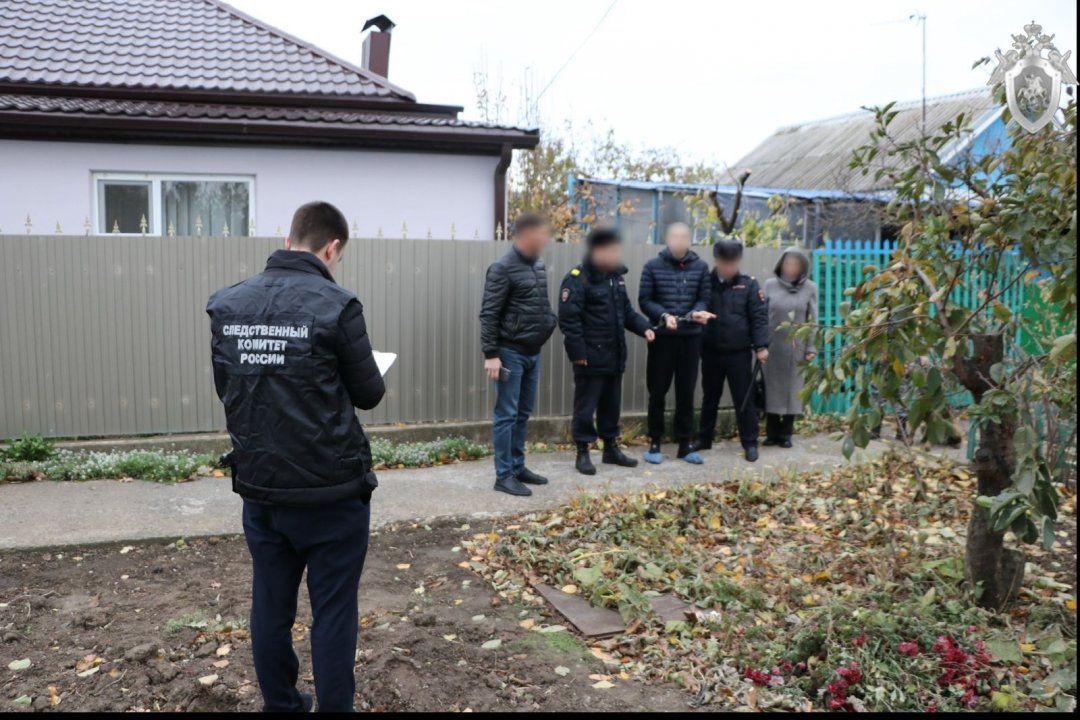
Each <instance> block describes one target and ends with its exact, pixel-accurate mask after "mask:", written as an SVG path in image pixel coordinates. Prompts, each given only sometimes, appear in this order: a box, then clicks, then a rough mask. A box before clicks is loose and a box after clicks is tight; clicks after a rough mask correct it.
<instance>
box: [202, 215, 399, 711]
mask: <svg viewBox="0 0 1080 720" xmlns="http://www.w3.org/2000/svg"><path fill="white" fill-rule="evenodd" d="M348 238H349V228H348V224H347V223H346V222H345V218H344V216H343V215H342V214H341V212H340V211H338V209H337V208H335V207H334V206H333V205H330V204H329V203H324V202H314V203H308V204H307V205H304V206H302V207H301V208H300V209H299V210H297V211H296V214H295V215H294V217H293V223H292V227H291V229H290V230H289V236H288V238H287V239H286V240H285V248H286V249H285V250H277V251H276V252H274V254H273V255H271V256H270V258H269V260H268V261H267V263H266V269H265V270H264V271H263V272H262V273H260V274H259V275H256V276H254V277H251V278H248V279H247V280H244V281H243V282H240V283H237V284H236V285H233V286H231V287H227V288H224V289H222V290H218V291H217V292H216V293H214V294H213V295H212V296H211V297H210V300H209V302H208V303H207V306H206V311H207V313H208V314H209V315H210V329H211V333H212V339H211V351H212V359H213V367H214V385H215V387H216V389H217V394H218V397H219V398H221V401H222V403H223V404H224V406H225V421H226V425H227V427H228V430H229V436H230V438H231V439H232V444H233V451H232V453H230V460H229V462H230V464H231V465H232V469H233V478H232V483H233V490H234V491H236V492H237V493H239V494H240V495H241V496H242V497H243V498H244V511H243V512H244V515H243V518H244V535H245V537H246V539H247V544H248V548H249V549H250V551H251V559H252V565H253V570H254V579H253V582H252V596H253V597H252V605H251V642H252V655H253V656H254V661H255V674H256V676H257V677H258V680H259V688H260V690H261V691H262V695H263V702H264V706H263V707H264V709H265V710H267V711H270V712H299V711H307V710H310V709H311V705H312V700H311V697H310V696H307V695H301V694H300V693H299V692H298V691H297V689H296V678H297V671H298V662H297V659H296V654H295V652H294V651H293V646H292V626H293V622H294V621H295V619H296V597H297V592H298V590H299V586H300V579H301V577H302V576H303V574H304V570H305V568H306V569H307V586H308V593H309V595H310V597H311V609H312V614H313V616H314V621H313V623H312V626H311V655H312V665H313V666H314V669H315V693H316V695H317V697H318V700H319V710H320V711H326V712H331V711H337V712H350V711H352V709H353V697H354V694H355V690H356V680H355V677H354V675H353V665H354V662H355V659H356V634H357V623H358V617H357V606H356V595H357V585H358V583H359V582H360V574H361V572H362V571H363V568H364V558H365V556H366V554H367V545H368V524H369V521H370V507H369V502H370V499H371V491H372V490H373V489H374V488H375V486H376V485H377V483H376V480H375V474H374V473H373V472H372V471H371V450H370V448H369V446H368V441H367V438H366V437H365V436H364V431H363V429H362V428H361V427H360V422H359V421H358V420H357V418H356V413H355V411H354V410H353V408H354V406H355V407H358V408H361V409H364V410H369V409H371V408H373V407H375V406H376V405H378V403H379V401H380V400H381V399H382V397H383V394H384V393H385V387H384V385H383V380H382V376H381V375H380V374H379V370H378V367H377V366H376V364H375V359H374V357H373V356H372V351H371V343H370V341H369V339H368V335H367V328H366V326H365V324H364V314H363V307H362V306H361V305H360V301H359V300H358V299H357V298H356V296H355V295H354V294H353V293H352V292H350V291H348V290H346V289H344V288H342V287H341V286H339V285H338V284H337V283H336V282H335V281H334V277H333V275H332V274H331V273H332V272H333V271H334V269H335V267H336V266H337V264H338V262H339V261H340V260H341V256H342V253H343V252H344V249H345V243H346V242H347V241H348Z"/></svg>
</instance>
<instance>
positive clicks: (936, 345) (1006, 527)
mask: <svg viewBox="0 0 1080 720" xmlns="http://www.w3.org/2000/svg"><path fill="white" fill-rule="evenodd" d="M997 93H998V97H999V100H1001V101H1002V103H1003V102H1004V100H1003V96H1004V93H1003V91H1002V90H1001V88H998V89H997ZM875 115H876V120H877V122H876V128H875V130H874V131H873V133H872V136H871V138H870V141H869V142H868V143H867V144H866V145H865V146H863V147H862V148H860V149H859V150H857V151H856V153H855V157H854V159H853V161H852V166H853V167H854V168H858V169H861V171H862V172H863V173H864V174H865V173H873V174H874V175H875V176H876V177H877V178H878V179H887V180H888V184H889V185H890V186H891V187H892V188H893V190H894V192H895V197H894V199H893V200H892V202H891V203H889V206H888V209H887V213H888V215H889V216H891V219H892V220H893V221H894V222H895V223H896V225H897V226H898V227H900V228H901V232H900V236H899V239H898V243H897V246H896V249H895V251H894V252H893V253H892V256H891V258H890V260H889V261H888V263H887V264H886V265H885V266H884V267H874V266H867V267H866V268H864V271H863V278H862V280H861V281H860V282H859V283H858V284H857V285H856V286H854V287H852V288H849V289H848V290H847V291H846V294H847V301H846V302H844V303H843V304H842V306H841V308H840V313H841V316H842V321H841V324H840V325H839V326H837V327H833V328H824V329H822V330H817V329H815V328H812V327H801V328H799V329H798V330H797V334H802V335H803V336H805V335H806V334H808V333H817V334H818V338H819V340H820V339H822V338H823V339H824V340H825V342H826V343H828V342H829V341H831V340H833V339H834V338H835V337H836V334H837V333H841V334H842V337H843V343H842V347H841V349H840V350H839V351H838V352H837V353H836V354H835V355H834V356H833V357H831V358H829V359H827V360H825V362H824V363H822V364H819V365H817V366H815V367H812V368H809V369H808V370H807V371H806V372H807V377H808V380H809V382H808V383H807V387H806V388H805V390H804V392H805V394H806V395H807V397H809V395H810V394H811V393H813V392H817V393H820V394H823V395H826V394H829V393H837V392H850V393H852V395H853V402H852V405H851V409H850V411H849V412H848V415H847V418H846V421H847V431H846V437H845V441H844V450H845V453H846V454H848V455H850V454H851V453H853V452H854V450H855V448H856V447H866V445H867V443H868V442H869V440H870V437H871V432H872V430H873V428H875V427H876V426H879V425H880V423H881V419H882V416H883V415H885V414H887V413H899V412H900V411H906V414H907V415H908V431H909V432H911V433H915V432H918V431H920V430H922V431H923V432H924V433H925V435H926V437H927V439H928V440H929V441H930V442H933V443H941V442H944V441H946V440H947V439H948V438H949V436H950V435H953V434H954V433H955V429H954V426H953V423H952V422H951V411H950V404H949V398H950V395H951V394H953V393H955V391H956V390H957V389H958V388H959V389H962V390H966V391H968V392H970V394H971V397H972V401H973V404H972V405H971V406H970V408H969V417H970V420H971V423H972V424H973V426H974V428H975V429H976V431H977V436H978V440H977V445H976V449H975V453H974V463H973V466H974V470H975V474H976V477H977V483H978V495H979V497H978V498H977V499H976V502H975V504H974V507H973V509H972V513H971V519H970V524H969V527H968V535H967V546H966V563H965V565H966V575H967V579H968V581H969V584H970V585H971V587H972V588H973V589H974V591H975V594H976V598H977V602H978V603H979V604H980V605H982V606H984V607H989V608H995V609H996V608H1001V607H1002V606H1004V605H1005V604H1006V603H1007V602H1008V601H1009V600H1010V599H1011V598H1013V597H1014V596H1015V593H1016V591H1017V590H1018V587H1019V585H1020V583H1021V581H1022V578H1023V568H1024V554H1023V552H1022V551H1021V550H1020V549H1018V548H1016V547H1007V546H1006V543H1005V534H1006V532H1007V531H1011V532H1012V533H1013V535H1014V536H1015V537H1016V539H1017V540H1018V541H1021V542H1037V541H1039V540H1040V538H1041V539H1042V542H1043V544H1044V545H1045V546H1046V547H1047V548H1049V547H1050V546H1051V544H1052V543H1053V539H1054V524H1055V518H1056V515H1057V509H1056V508H1057V504H1058V493H1057V490H1056V485H1057V484H1058V483H1059V482H1061V481H1062V479H1063V477H1064V474H1065V473H1066V472H1067V463H1066V461H1065V455H1066V453H1067V451H1068V450H1069V449H1070V448H1073V449H1074V448H1075V442H1076V436H1075V423H1076V414H1075V406H1076V363H1075V355H1076V104H1075V101H1071V102H1070V103H1069V105H1068V107H1067V108H1066V109H1065V110H1064V111H1063V114H1062V115H1061V116H1060V120H1059V122H1058V123H1056V124H1053V125H1051V126H1048V127H1047V128H1044V129H1043V130H1042V131H1041V132H1039V133H1037V134H1028V133H1027V132H1026V131H1024V130H1022V129H1021V128H1019V126H1018V125H1017V124H1016V123H1013V122H1010V120H1011V118H1010V117H1009V115H1008V112H1007V111H1006V116H1005V120H1006V122H1007V123H1008V124H1009V132H1010V136H1011V147H1010V148H1009V149H1008V150H1006V151H1005V152H1003V153H1000V154H997V155H987V156H984V157H978V156H976V155H974V154H973V153H971V152H963V153H960V154H959V155H958V156H955V157H953V158H951V159H950V160H949V161H946V160H945V159H943V156H947V155H948V152H947V151H948V150H949V149H950V148H957V147H964V146H965V144H966V142H967V141H968V140H969V139H970V127H969V121H970V120H971V118H967V117H964V116H963V115H960V116H958V117H957V118H956V119H955V121H953V122H950V123H947V124H946V125H945V126H943V127H942V128H941V129H940V130H938V131H936V132H935V133H933V134H931V135H929V136H921V137H918V138H915V139H913V140H900V139H898V137H897V135H896V133H894V131H893V128H892V126H891V123H892V120H893V119H894V118H895V117H896V115H897V111H896V110H894V109H893V105H891V104H890V105H886V106H885V107H882V108H879V109H876V110H875ZM1020 286H1023V287H1024V289H1025V292H1026V294H1027V296H1028V297H1029V299H1030V298H1035V299H1037V300H1038V301H1040V302H1041V303H1042V305H1041V307H1042V310H1041V311H1040V312H1038V313H1034V314H1031V313H1027V314H1021V313H1018V312H1014V309H1013V308H1010V307H1009V306H1008V303H1007V299H1008V298H1009V297H1010V295H1012V294H1015V293H1016V292H1017V291H1018V289H1019V288H1020Z"/></svg>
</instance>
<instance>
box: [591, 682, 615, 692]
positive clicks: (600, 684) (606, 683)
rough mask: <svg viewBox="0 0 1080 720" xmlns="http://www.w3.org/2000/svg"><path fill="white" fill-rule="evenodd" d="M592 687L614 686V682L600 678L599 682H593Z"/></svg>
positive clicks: (605, 687)
mask: <svg viewBox="0 0 1080 720" xmlns="http://www.w3.org/2000/svg"><path fill="white" fill-rule="evenodd" d="M593 687H594V688H596V689H597V690H607V689H608V688H613V687H615V683H612V682H609V681H607V680H601V681H600V682H594V683H593Z"/></svg>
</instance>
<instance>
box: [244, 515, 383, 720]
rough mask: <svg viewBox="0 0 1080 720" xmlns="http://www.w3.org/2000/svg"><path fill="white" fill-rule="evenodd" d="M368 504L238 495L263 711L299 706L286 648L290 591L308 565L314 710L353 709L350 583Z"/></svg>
mask: <svg viewBox="0 0 1080 720" xmlns="http://www.w3.org/2000/svg"><path fill="white" fill-rule="evenodd" d="M370 519H371V514H370V508H369V507H368V504H367V503H365V502H363V501H362V500H360V499H359V498H356V499H353V500H346V501H344V502H339V503H335V504H334V505H328V506H325V507H310V508H308V507H285V506H280V505H261V504H259V503H253V502H250V501H246V500H245V501H244V536H245V537H246V538H247V545H248V549H249V550H250V551H251V560H252V566H253V571H254V574H253V579H252V588H251V592H252V602H251V627H250V629H251V651H252V655H253V656H254V661H255V675H256V677H257V678H258V680H259V689H260V690H261V691H262V696H263V710H264V711H266V712H298V711H300V710H302V709H303V707H302V706H303V704H302V701H301V699H300V694H299V692H297V690H296V678H297V673H298V671H299V665H300V664H299V661H298V660H297V658H296V653H295V652H294V651H293V638H292V628H293V623H294V622H295V620H296V596H297V593H298V592H299V590H300V578H301V576H302V575H303V574H304V568H307V587H308V595H309V596H310V598H311V614H312V617H313V618H314V619H313V621H312V624H311V666H312V672H313V674H314V676H315V695H316V697H317V698H318V701H319V710H320V712H352V710H353V697H354V695H355V694H356V678H355V676H354V675H353V664H354V663H355V662H356V633H357V629H358V620H359V618H358V613H357V608H356V593H357V586H358V584H359V582H360V573H361V572H362V571H363V569H364V558H365V556H366V555H367V546H368V523H369V521H370Z"/></svg>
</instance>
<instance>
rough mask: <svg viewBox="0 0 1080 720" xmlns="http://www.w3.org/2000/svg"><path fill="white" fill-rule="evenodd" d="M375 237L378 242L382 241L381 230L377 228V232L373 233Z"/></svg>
mask: <svg viewBox="0 0 1080 720" xmlns="http://www.w3.org/2000/svg"><path fill="white" fill-rule="evenodd" d="M375 237H377V238H379V239H380V240H382V239H383V234H382V228H379V230H378V232H376V233H375Z"/></svg>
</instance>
